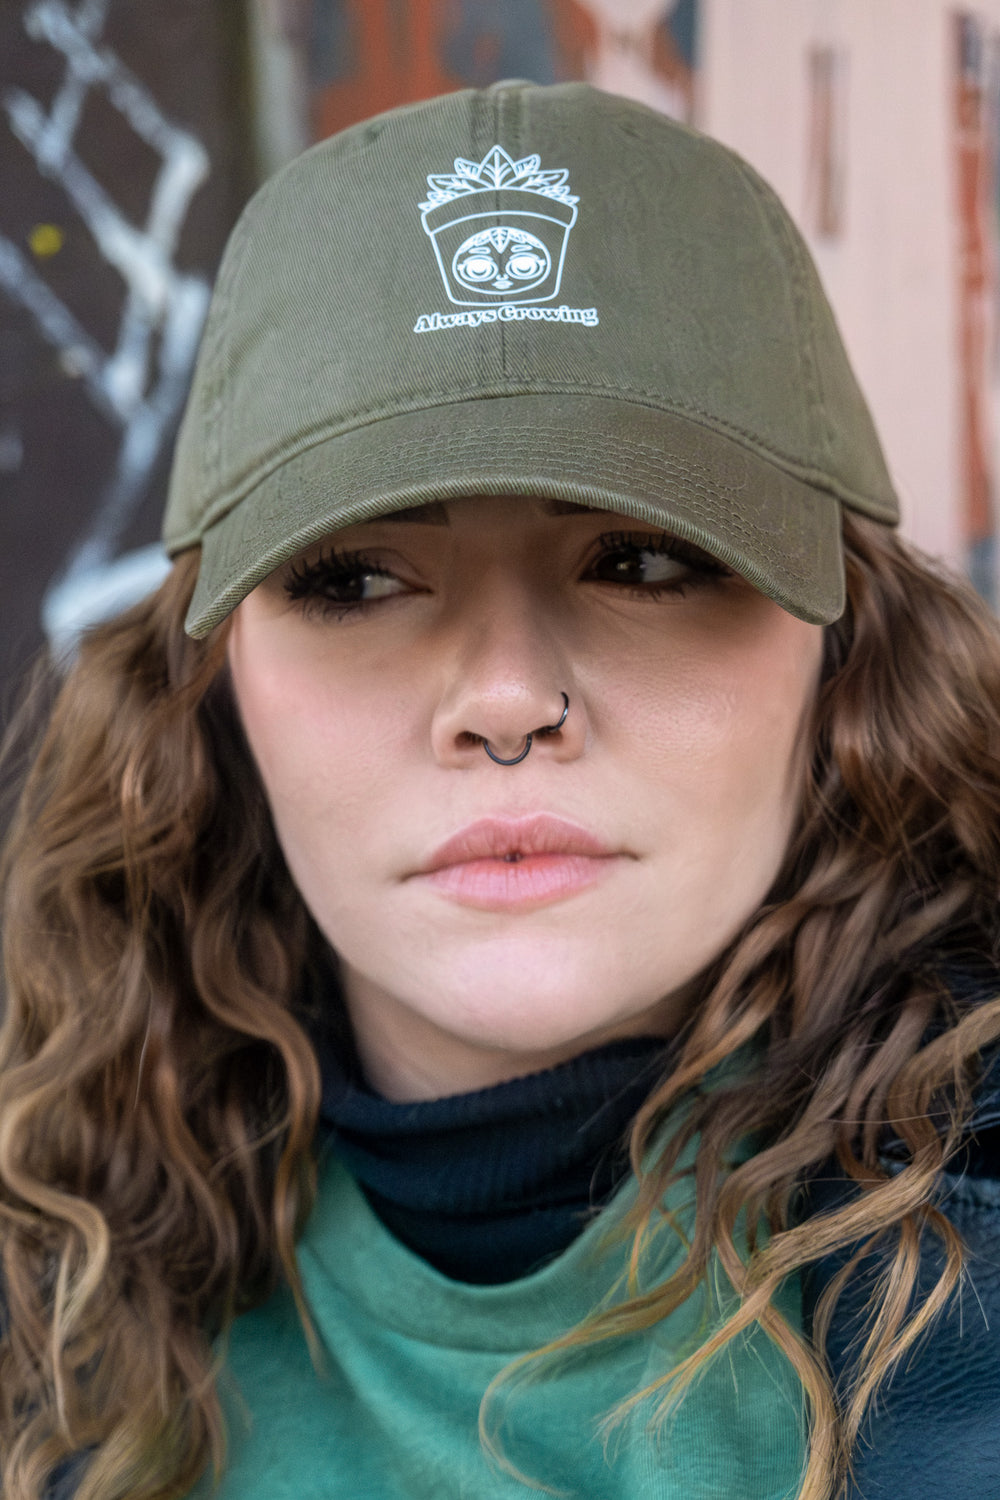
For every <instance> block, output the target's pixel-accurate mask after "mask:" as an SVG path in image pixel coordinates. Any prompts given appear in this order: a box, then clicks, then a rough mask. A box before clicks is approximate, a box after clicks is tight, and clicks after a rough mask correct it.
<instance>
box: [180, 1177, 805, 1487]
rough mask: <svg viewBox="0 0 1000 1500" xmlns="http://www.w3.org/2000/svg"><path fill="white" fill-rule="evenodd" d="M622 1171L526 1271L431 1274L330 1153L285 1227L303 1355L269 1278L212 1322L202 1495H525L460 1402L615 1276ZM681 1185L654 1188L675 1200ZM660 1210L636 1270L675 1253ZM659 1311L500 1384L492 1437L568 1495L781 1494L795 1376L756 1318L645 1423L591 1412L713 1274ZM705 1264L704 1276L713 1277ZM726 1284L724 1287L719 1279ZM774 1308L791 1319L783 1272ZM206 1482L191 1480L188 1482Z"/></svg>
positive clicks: (788, 1466)
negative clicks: (301, 1298)
mask: <svg viewBox="0 0 1000 1500" xmlns="http://www.w3.org/2000/svg"><path fill="white" fill-rule="evenodd" d="M633 1193H634V1184H633V1183H631V1182H630V1183H629V1184H627V1185H626V1187H624V1188H623V1189H622V1190H621V1191H620V1192H619V1193H618V1195H617V1196H616V1198H615V1199H614V1201H613V1202H612V1203H611V1204H610V1205H609V1206H608V1207H607V1208H606V1209H604V1210H603V1212H602V1213H601V1214H599V1215H598V1216H597V1217H596V1218H595V1219H594V1220H593V1221H592V1222H591V1223H590V1224H589V1225H588V1226H587V1227H586V1228H585V1229H584V1230H583V1232H582V1233H581V1234H580V1235H579V1236H578V1237H577V1239H576V1240H574V1241H573V1243H572V1244H571V1245H570V1246H569V1247H568V1249H566V1250H565V1251H564V1252H563V1254H562V1255H560V1256H559V1257H558V1258H557V1259H556V1260H554V1261H552V1262H550V1263H549V1264H548V1265H546V1266H544V1267H542V1268H541V1269H540V1270H538V1271H535V1272H533V1273H532V1274H531V1275H528V1276H525V1277H522V1278H521V1279H519V1280H517V1281H513V1282H509V1283H506V1284H503V1285H499V1286H471V1285H467V1284H465V1283H460V1282H454V1281H450V1280H449V1279H448V1278H447V1277H445V1276H443V1275H441V1274H440V1273H439V1272H438V1271H435V1270H434V1269H433V1268H432V1267H431V1266H429V1265H427V1264H426V1263H425V1262H424V1261H423V1260H421V1259H420V1258H419V1257H418V1256H416V1255H414V1254H412V1253H411V1252H410V1251H409V1250H407V1249H406V1248H405V1246H403V1245H402V1244H400V1243H399V1241H397V1240H396V1239H395V1238H394V1237H393V1236H392V1235H391V1234H390V1233H389V1231H388V1230H387V1229H386V1228H385V1227H384V1226H383V1225H382V1224H381V1222H380V1221H379V1219H378V1218H377V1217H376V1216H375V1214H374V1213H373V1212H372V1210H371V1209H370V1208H369V1206H368V1204H367V1202H366V1200H365V1198H364V1197H363V1195H362V1193H361V1192H360V1190H359V1189H358V1188H357V1186H356V1185H355V1183H354V1182H353V1180H352V1179H351V1177H350V1176H349V1175H348V1173H347V1172H346V1171H345V1170H344V1168H343V1167H342V1166H340V1165H339V1163H338V1162H337V1161H336V1159H335V1158H333V1157H332V1156H331V1157H329V1158H328V1159H327V1160H326V1161H325V1163H324V1164H323V1166H322V1169H321V1175H320V1187H319V1194H318V1198H317V1203H316V1207H315V1210H314V1212H313V1215H312V1217H311V1219H310V1222H309V1224H308V1227H307V1230H306V1233H305V1235H304V1237H303V1240H302V1242H301V1244H300V1246H299V1258H300V1264H301V1270H302V1278H303V1283H304V1286H305V1291H306V1296H307V1298H308V1301H309V1305H310V1308H311V1310H312V1313H313V1317H314V1319H315V1324H316V1330H317V1333H318V1336H319V1339H320V1342H321V1344H322V1349H323V1356H324V1361H325V1369H324V1370H323V1371H322V1372H320V1373H317V1370H316V1368H315V1367H314V1364H313V1362H312V1360H311V1357H310V1354H309V1351H308V1348H307V1345H306V1339H305V1335H304V1333H303V1331H302V1327H301V1324H300V1322H299V1319H298V1316H297V1314H296V1311H295V1308H294V1305H293V1303H292V1299H291V1296H290V1294H289V1293H288V1292H287V1290H282V1291H280V1292H278V1293H277V1294H276V1295H275V1296H273V1297H272V1298H271V1299H270V1301H269V1302H267V1303H266V1304H265V1305H264V1306H263V1307H261V1308H259V1309H257V1310H256V1311H254V1312H251V1313H248V1314H246V1315H245V1316H243V1317H242V1318H239V1319H238V1320H237V1322H236V1324H235V1326H234V1328H233V1330H232V1334H231V1337H230V1343H229V1348H228V1355H227V1361H226V1370H225V1372H224V1374H223V1377H222V1382H221V1386H222V1393H223V1401H224V1404H225V1407H226V1412H227V1418H228V1423H229V1435H230V1453H229V1462H228V1465H227V1468H226V1471H225V1473H224V1475H223V1479H222V1483H221V1487H220V1489H219V1490H218V1491H216V1492H215V1493H216V1494H218V1495H219V1496H220V1500H376V1497H377V1500H514V1497H521V1500H527V1497H529V1496H531V1495H539V1494H541V1493H544V1492H543V1491H542V1490H540V1489H538V1488H537V1487H532V1486H531V1485H529V1484H528V1483H526V1482H524V1481H522V1480H519V1479H517V1478H515V1477H514V1476H513V1475H511V1474H510V1473H507V1472H505V1471H504V1470H503V1469H501V1468H499V1467H498V1466H497V1465H496V1464H494V1463H492V1462H491V1461H490V1460H489V1459H488V1458H487V1457H486V1455H485V1454H484V1452H483V1450H482V1448H481V1445H480V1441H479V1433H478V1425H477V1424H478V1415H479V1406H480V1401H481V1399H482V1396H483V1393H484V1392H485V1390H486V1387H487V1386H488V1385H489V1383H490V1381H491V1380H492V1379H493V1377H494V1376H495V1375H497V1374H498V1372H499V1371H501V1370H502V1369H504V1368H505V1367H506V1366H507V1365H508V1364H509V1363H510V1362H511V1361H512V1360H514V1359H516V1358H517V1357H518V1356H519V1355H521V1354H523V1353H525V1352H527V1351H529V1350H532V1349H535V1348H537V1347H538V1346H539V1345H541V1344H543V1343H545V1342H546V1341H547V1340H548V1339H551V1338H553V1337H555V1336H557V1335H559V1334H561V1333H563V1332H565V1331H566V1330H567V1329H570V1328H572V1327H574V1326H576V1325H577V1324H578V1323H580V1322H581V1321H582V1320H583V1319H584V1318H585V1317H586V1316H587V1314H588V1313H590V1312H591V1311H592V1310H594V1309H595V1308H596V1307H597V1306H599V1305H601V1304H604V1303H606V1302H607V1301H608V1300H609V1299H611V1300H614V1299H615V1297H616V1295H617V1296H620V1294H621V1285H620V1283H621V1278H622V1275H623V1272H624V1269H625V1264H626V1260H627V1254H628V1241H627V1240H622V1239H616V1240H611V1241H610V1242H609V1241H608V1239H607V1231H608V1230H609V1229H610V1228H612V1227H613V1224H614V1223H615V1222H616V1221H617V1220H618V1219H619V1218H620V1216H621V1215H622V1213H623V1212H624V1211H625V1209H626V1208H627V1206H628V1204H629V1203H630V1201H631V1200H632V1197H633ZM691 1193H692V1189H691V1187H690V1185H689V1184H688V1183H687V1182H682V1183H680V1184H678V1185H677V1186H676V1187H675V1188H674V1189H673V1190H672V1193H671V1195H668V1207H669V1208H670V1209H671V1210H672V1211H673V1212H675V1213H676V1214H677V1215H678V1218H679V1220H680V1221H683V1219H684V1217H685V1215H687V1217H688V1220H689V1219H690V1201H689V1200H690V1197H691ZM681 1253H682V1252H681V1245H680V1241H679V1239H678V1236H677V1234H676V1232H675V1231H674V1230H673V1229H672V1228H670V1227H669V1225H667V1224H666V1223H665V1224H664V1226H663V1228H662V1229H661V1230H660V1231H659V1232H658V1233H657V1234H656V1235H655V1236H654V1237H653V1241H652V1244H651V1246H650V1247H649V1250H648V1252H647V1253H646V1255H645V1260H644V1263H643V1266H642V1270H641V1283H642V1285H644V1286H649V1285H651V1284H653V1283H654V1282H655V1281H657V1280H662V1279H663V1277H664V1276H665V1275H667V1274H668V1273H669V1271H670V1270H671V1269H672V1268H673V1267H674V1266H676V1264H677V1263H678V1261H679V1259H680V1256H681ZM709 1281H710V1285H709V1286H707V1287H706V1288H704V1289H703V1290H702V1291H701V1292H699V1293H697V1294H696V1295H694V1296H693V1297H691V1298H690V1299H689V1300H688V1302H687V1303H685V1304H684V1305H683V1306H682V1307H681V1308H679V1309H678V1310H677V1311H676V1312H675V1313H673V1314H671V1316H670V1317H669V1318H667V1319H664V1320H662V1321H661V1322H659V1323H658V1324H656V1325H655V1326H654V1327H653V1328H652V1329H650V1330H648V1331H646V1332H644V1333H642V1334H639V1335H630V1336H628V1337H626V1338H624V1339H612V1340H610V1341H607V1342H606V1343H603V1344H601V1345H597V1346H591V1347H589V1348H588V1349H586V1350H585V1351H584V1352H582V1353H580V1354H577V1355H575V1356H574V1357H573V1358H572V1359H570V1360H569V1362H568V1363H565V1364H563V1365H560V1366H559V1367H558V1368H557V1369H556V1370H555V1372H554V1373H550V1374H548V1375H547V1376H546V1377H545V1378H542V1379H534V1380H531V1381H530V1382H525V1381H521V1382H515V1384H514V1385H513V1386H510V1387H508V1388H507V1391H506V1393H505V1395H504V1397H503V1398H502V1400H501V1402H500V1404H499V1405H498V1407H497V1408H496V1410H497V1411H498V1413H500V1414H501V1415H502V1423H501V1444H502V1449H503V1452H504V1453H505V1456H506V1457H507V1459H508V1460H510V1461H511V1462H512V1463H513V1464H514V1465H515V1466H516V1467H517V1468H518V1469H520V1470H521V1471H522V1473H524V1474H526V1475H528V1476H530V1478H531V1479H532V1480H534V1481H535V1485H536V1486H537V1485H538V1484H541V1485H548V1486H551V1487H554V1488H555V1489H557V1490H558V1491H559V1492H560V1493H561V1494H563V1495H566V1496H574V1497H581V1496H582V1497H587V1500H652V1497H656V1500H698V1497H705V1500H727V1497H731V1500H790V1497H793V1496H795V1495H796V1494H797V1493H798V1488H799V1480H800V1476H801V1473H802V1469H803V1465H804V1454H805V1438H804V1425H803V1415H802V1405H803V1403H802V1393H801V1387H800V1385H799V1382H798V1380H797V1378H796V1376H795V1374H794V1372H793V1371H792V1369H791V1366H790V1365H789V1364H788V1362H787V1360H786V1359H785V1358H784V1357H783V1356H782V1355H781V1354H780V1353H779V1351H778V1350H777V1349H776V1348H775V1347H774V1345H772V1344H771V1342H770V1340H769V1339H768V1338H767V1337H766V1335H765V1334H763V1333H762V1332H761V1331H760V1330H756V1331H754V1332H753V1333H752V1334H748V1335H746V1336H745V1337H743V1338H742V1339H740V1340H737V1341H734V1342H733V1343H731V1344H730V1345H729V1346H728V1347H727V1348H726V1349H725V1350H724V1351H723V1352H722V1353H721V1354H720V1355H719V1356H717V1357H716V1359H715V1360H714V1361H713V1362H712V1363H711V1364H710V1366H709V1367H708V1369H707V1370H706V1372H705V1373H704V1374H703V1375H702V1376H701V1377H700V1379H699V1380H698V1381H697V1382H696V1383H695V1384H694V1386H693V1387H692V1388H691V1389H690V1390H689V1392H688V1393H687V1395H686V1396H685V1398H684V1399H683V1401H682V1402H681V1403H680V1405H679V1407H678V1408H677V1409H676V1411H674V1412H673V1413H672V1414H671V1415H670V1416H669V1417H668V1418H667V1421H666V1423H665V1424H664V1425H663V1427H662V1428H661V1429H660V1431H659V1435H658V1436H654V1435H651V1433H650V1432H649V1430H648V1425H647V1424H648V1419H649V1417H650V1414H651V1407H650V1405H649V1404H648V1403H647V1404H646V1405H644V1406H641V1407H640V1408H638V1410H637V1412H636V1414H635V1415H634V1416H633V1417H632V1419H631V1420H630V1421H629V1422H627V1423H626V1425H625V1426H624V1427H620V1428H615V1429H613V1430H612V1431H611V1433H610V1436H609V1435H608V1434H607V1433H603V1434H602V1432H601V1431H600V1422H601V1419H602V1418H603V1417H604V1416H605V1415H606V1414H607V1412H608V1411H609V1409H610V1408H612V1407H613V1406H614V1405H615V1403H616V1402H617V1401H619V1400H621V1399H622V1398H623V1397H626V1396H628V1395H630V1394H631V1393H632V1392H633V1391H635V1390H637V1389H639V1388H641V1387H642V1386H643V1385H645V1384H646V1383H648V1382H649V1381H650V1380H651V1379H653V1378H655V1376H656V1375H657V1374H659V1373H662V1372H663V1371H665V1370H667V1369H668V1368H670V1366H671V1365H672V1364H673V1363H674V1362H675V1360H676V1358H677V1357H678V1355H679V1354H684V1353H686V1352H688V1351H689V1350H690V1349H691V1348H693V1347H694V1346H696V1345H697V1344H698V1343H700V1342H701V1341H702V1339H703V1338H704V1336H705V1333H706V1331H707V1330H708V1329H709V1328H710V1327H711V1326H712V1325H713V1324H715V1323H717V1322H718V1321H719V1319H720V1314H721V1311H722V1308H723V1307H724V1306H725V1294H724V1293H723V1292H722V1290H721V1285H728V1283H726V1280H725V1277H724V1276H722V1275H721V1274H720V1276H719V1277H718V1278H717V1279H716V1278H714V1277H710V1278H709ZM716 1282H718V1283H719V1284H716ZM730 1295H731V1293H730ZM781 1310H782V1311H783V1312H784V1314H785V1316H786V1317H788V1318H789V1319H790V1320H791V1321H792V1322H793V1325H797V1324H798V1322H799V1320H800V1310H799V1292H798V1286H797V1284H790V1285H789V1286H788V1287H787V1288H786V1289H785V1292H784V1300H783V1303H782V1307H781ZM212 1493H213V1486H212V1483H211V1479H210V1478H207V1479H204V1480H203V1481H202V1482H201V1484H199V1486H198V1487H197V1489H196V1490H195V1491H194V1492H193V1497H192V1500H206V1497H207V1496H209V1495H210V1494H212Z"/></svg>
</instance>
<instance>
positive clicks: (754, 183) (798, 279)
mask: <svg viewBox="0 0 1000 1500" xmlns="http://www.w3.org/2000/svg"><path fill="white" fill-rule="evenodd" d="M736 165H737V167H738V169H739V172H740V175H741V176H742V178H743V180H744V182H746V184H747V186H748V187H749V189H750V191H751V193H752V194H753V196H754V198H755V200H756V201H757V203H758V205H759V206H760V207H761V209H762V210H763V212H764V215H765V217H766V219H767V222H768V224H769V225H770V227H771V230H772V233H774V235H775V237H776V238H777V239H779V240H780V241H781V242H782V243H783V245H784V250H785V254H784V256H783V259H784V260H785V262H786V264H787V265H789V266H790V269H791V273H792V274H791V277H790V280H791V286H792V298H793V306H794V309H795V321H796V325H797V331H799V330H801V332H802V333H803V334H804V337H800V338H796V340H795V352H796V355H797V358H798V365H799V372H800V376H801V380H802V389H803V393H804V395H805V399H806V405H807V408H808V414H809V425H810V427H811V428H812V429H813V430H814V431H816V430H818V434H819V438H820V442H821V444H822V447H823V452H824V456H825V458H826V462H827V463H830V462H831V452H830V442H829V438H828V436H827V431H826V422H825V421H824V419H823V408H822V402H821V400H820V393H819V391H818V389H817V383H816V361H815V339H816V335H815V328H814V326H813V320H812V315H811V313H810V310H809V297H808V294H807V290H806V287H805V284H804V281H803V277H802V262H801V253H800V251H801V247H800V245H799V243H798V237H797V235H796V234H795V231H794V230H793V228H792V227H791V225H790V223H789V222H788V220H787V218H786V216H785V211H784V209H783V208H782V206H781V204H780V203H779V201H778V200H777V198H776V196H775V195H774V194H773V193H772V191H771V189H770V187H769V186H768V184H767V183H766V182H765V181H764V180H763V178H761V177H759V176H758V175H757V173H756V172H755V171H754V170H753V169H752V168H751V167H750V166H749V165H748V163H747V162H745V161H744V160H743V159H742V157H737V158H736ZM807 346H808V352H807Z"/></svg>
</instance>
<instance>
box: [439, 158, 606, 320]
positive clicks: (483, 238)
mask: <svg viewBox="0 0 1000 1500" xmlns="http://www.w3.org/2000/svg"><path fill="white" fill-rule="evenodd" d="M567 176H568V172H567V170H566V168H565V167H563V168H558V169H555V170H552V171H542V169H541V162H540V158H539V157H538V156H525V157H522V158H521V160H520V161H514V160H513V158H512V157H510V156H509V155H508V154H507V152H506V151H505V150H504V149H503V147H502V146H494V147H493V149H492V150H491V151H488V152H487V153H486V155H485V156H484V157H483V159H482V161H481V162H472V161H465V160H464V159H463V158H462V157H458V158H457V159H456V161H455V170H454V172H436V173H431V174H430V175H429V176H428V178H427V185H428V187H429V188H430V192H429V193H428V195H427V200H426V202H424V203H421V205H420V209H421V212H422V215H423V224H424V229H425V230H426V231H427V233H428V235H429V236H430V240H431V244H432V245H433V246H434V254H435V256H436V257H437V263H438V269H439V270H440V272H441V279H442V281H443V282H444V287H445V291H446V292H447V293H448V297H449V299H450V300H451V301H452V302H455V303H457V304H458V305H459V306H460V307H489V306H493V307H496V306H497V305H498V304H501V303H507V304H516V303H532V302H548V301H550V300H551V299H552V298H553V297H556V296H558V294H559V283H560V281H561V280H562V268H563V259H564V257H565V255H566V243H567V241H568V239H569V232H570V230H571V229H572V227H573V225H574V224H575V223H576V205H577V203H578V202H579V201H580V200H579V198H575V197H574V196H573V195H572V194H571V193H570V191H569V188H568V185H567V182H566V178H567Z"/></svg>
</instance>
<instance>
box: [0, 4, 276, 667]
mask: <svg viewBox="0 0 1000 1500" xmlns="http://www.w3.org/2000/svg"><path fill="white" fill-rule="evenodd" d="M239 19H240V18H239V10H238V8H237V7H235V6H225V5H211V6H206V5H204V4H202V3H200V0H144V4H143V5H142V7H139V6H136V5H134V4H131V3H128V0H73V3H70V0H23V3H19V4H10V5H7V6H5V7H4V8H3V10H2V11H0V539H2V545H0V587H2V593H3V601H4V602H3V619H4V629H3V632H2V637H0V674H2V676H3V678H4V679H5V682H6V685H7V692H8V693H9V683H10V680H11V678H12V676H13V675H14V674H15V673H16V672H17V670H18V669H19V668H20V666H21V664H22V663H23V662H24V660H25V659H26V658H27V657H28V656H29V655H30V654H31V653H32V652H33V651H34V650H35V649H36V647H37V646H38V644H39V643H40V642H41V639H42V632H43V629H44V630H45V631H46V632H47V633H48V635H49V638H50V640H51V641H52V642H53V643H54V644H55V645H56V646H57V647H60V646H61V645H62V644H63V643H64V642H65V641H66V640H68V639H70V638H71V637H72V635H73V634H74V632H75V630H76V628H77V626H78V624H79V623H80V622H81V621H88V620H91V619H95V618H100V617H101V616H102V615H105V614H107V613H109V612H111V611H113V609H114V608H115V607H116V606H117V605H118V604H119V603H120V602H123V601H129V600H131V599H133V598H135V597H138V596H139V595H140V594H141V593H142V592H143V591H144V590H145V589H146V588H147V587H148V586H149V585H150V584H152V583H153V582H155V581H156V579H157V578H158V577H159V576H160V575H161V573H162V569H163V561H162V557H161V554H160V552H159V549H158V548H157V547H156V546H155V540H156V534H157V523H158V515H159V510H160V508H161V506H162V500H163V493H164V484H165V474H166V467H167V462H168V455H169V449H170V443H171V440H172V436H173V432H174V429H175V426H176V422H177V418H178V413H179V409H180V406H181V404H182V402H183V399H184V394H185V391H186V389H187V383H188V379H189V376H190V371H191V365H192V360H193V357H194V352H195V349H196V346H197V341H198V336H199V333H200V330H201V325H202V320H203V318H204V314H205V308H206V304H207V300H208V294H209V281H210V276H211V274H212V271H213V269H214V266H215V264H216V261H217V259H218V255H219V253H220V249H221V246H222V243H223V241H224V239H225V236H226V234H227V232H228V229H229V227H230V224H231V222H232V219H233V218H234V216H235V214H236V212H237V211H238V209H239V206H240V204H241V202H242V201H243V198H244V197H245V196H246V193H247V191H248V190H249V187H250V180H251V179H250V164H249V163H248V162H246V161H244V160H243V159H242V157H241V155H240V151H239V149H238V147H237V144H236V143H237V142H238V141H239V139H240V132H239V129H238V124H239V119H238V116H239V89H238V80H237V79H236V78H235V77H234V76H233V72H232V66H233V65H232V59H233V57H234V55H235V53H236V51H237V49H238V38H239Z"/></svg>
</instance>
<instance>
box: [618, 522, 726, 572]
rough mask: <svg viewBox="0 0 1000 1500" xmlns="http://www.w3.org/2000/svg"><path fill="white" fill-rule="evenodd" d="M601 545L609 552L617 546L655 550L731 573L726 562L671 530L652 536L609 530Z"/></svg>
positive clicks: (697, 564)
mask: <svg viewBox="0 0 1000 1500" xmlns="http://www.w3.org/2000/svg"><path fill="white" fill-rule="evenodd" d="M600 542H601V545H602V546H603V547H605V548H607V550H608V551H609V552H613V551H614V549H615V548H616V547H622V548H625V547H634V548H635V549H636V551H638V552H655V553H657V554H658V555H663V556H665V557H676V558H677V560H678V562H686V563H690V564H691V566H692V567H693V568H700V569H702V570H703V571H705V572H706V573H731V572H732V569H731V568H727V567H726V565H725V563H721V562H719V560H718V558H716V557H713V556H712V555H711V553H710V552H706V551H705V549H704V548H703V547H699V546H697V545H696V544H695V543H694V542H686V541H685V540H684V538H683V537H679V536H674V535H673V534H672V533H671V532H669V531H663V532H661V533H660V535H659V536H651V535H650V533H649V532H648V531H607V532H605V533H604V534H603V535H602V536H601V537H600Z"/></svg>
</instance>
